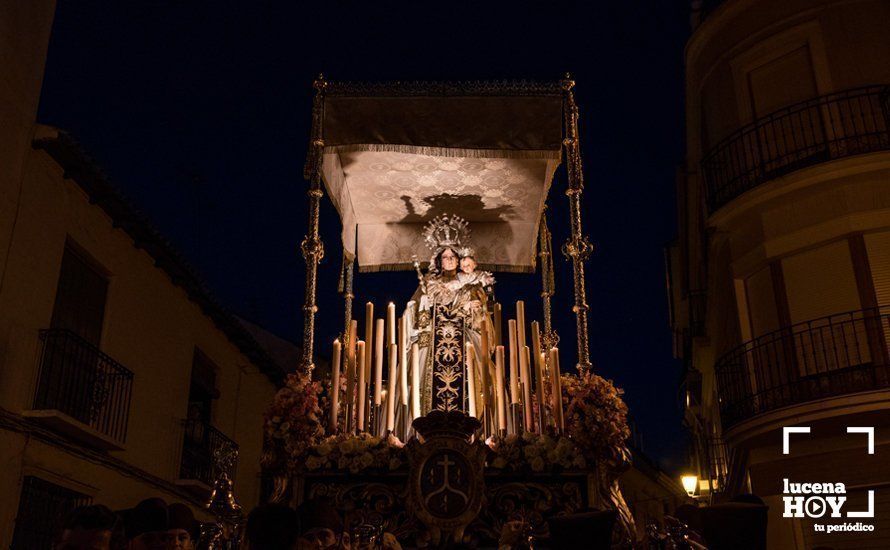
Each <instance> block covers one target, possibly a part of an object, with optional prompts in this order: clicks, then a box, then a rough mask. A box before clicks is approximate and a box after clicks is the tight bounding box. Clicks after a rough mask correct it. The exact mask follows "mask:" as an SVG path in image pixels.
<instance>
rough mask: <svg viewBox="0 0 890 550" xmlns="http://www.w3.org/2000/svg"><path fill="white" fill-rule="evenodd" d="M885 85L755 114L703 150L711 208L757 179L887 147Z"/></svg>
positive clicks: (889, 123) (889, 101) (889, 105)
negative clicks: (709, 147) (713, 144)
mask: <svg viewBox="0 0 890 550" xmlns="http://www.w3.org/2000/svg"><path fill="white" fill-rule="evenodd" d="M888 128H890V86H869V87H865V88H856V89H853V90H847V91H843V92H839V93H834V94H830V95H825V96H821V97H817V98H815V99H811V100H809V101H805V102H802V103H798V104H796V105H792V106H790V107H786V108H784V109H780V110H778V111H775V112H773V113H771V114H769V115H766V116H764V117H762V118H759V119H757V120H755V121H754V122H752V123H751V124H748V125H747V126H744V127H742V128H741V129H739V130H738V131H736V132H735V133H733V134H732V135H730V136H729V137H727V138H725V139H723V140H722V141H720V142H719V143H718V144H717V145H715V146H714V147H713V148H712V149H711V150H710V151H708V153H707V154H706V155H705V156H704V158H703V159H702V162H701V166H702V174H703V176H704V180H705V184H706V187H707V193H708V208H709V210H710V212H711V213H713V212H714V211H716V210H717V209H719V208H720V207H722V206H724V205H726V204H727V203H729V202H730V201H732V200H733V199H735V198H737V197H739V196H740V195H742V194H743V193H745V192H746V191H749V190H751V189H754V188H755V187H757V186H758V185H760V184H762V183H764V182H767V181H769V180H772V179H774V178H777V177H780V176H783V175H785V174H788V173H790V172H794V171H795V170H799V169H801V168H805V167H808V166H813V165H816V164H819V163H823V162H827V161H831V160H836V159H841V158H845V157H850V156H853V155H861V154H864V153H873V152H877V151H886V150H890V131H888Z"/></svg>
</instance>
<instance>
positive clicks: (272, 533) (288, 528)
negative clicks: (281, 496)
mask: <svg viewBox="0 0 890 550" xmlns="http://www.w3.org/2000/svg"><path fill="white" fill-rule="evenodd" d="M299 535H300V522H299V517H298V516H297V512H296V511H295V510H294V509H292V508H290V507H288V506H284V505H283V504H262V505H260V506H257V507H256V508H254V509H253V510H252V511H251V512H250V514H249V515H248V516H247V530H246V537H247V543H248V547H247V548H248V549H249V550H294V548H296V545H297V538H298V537H299Z"/></svg>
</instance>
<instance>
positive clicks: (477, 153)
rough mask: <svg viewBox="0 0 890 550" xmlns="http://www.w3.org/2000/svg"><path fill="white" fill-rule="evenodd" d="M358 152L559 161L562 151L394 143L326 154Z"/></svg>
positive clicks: (330, 149) (336, 148)
mask: <svg viewBox="0 0 890 550" xmlns="http://www.w3.org/2000/svg"><path fill="white" fill-rule="evenodd" d="M358 151H375V152H393V153H408V154H412V155H426V156H430V157H445V158H495V159H497V158H501V159H550V160H557V161H558V160H559V158H560V151H559V150H556V151H552V150H514V149H466V148H460V149H458V148H451V147H427V146H418V145H400V144H394V143H357V144H352V145H328V146H325V148H324V153H325V154H333V153H354V152H358Z"/></svg>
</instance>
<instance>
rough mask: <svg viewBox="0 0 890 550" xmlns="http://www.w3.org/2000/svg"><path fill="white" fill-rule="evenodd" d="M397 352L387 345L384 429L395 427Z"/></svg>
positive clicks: (389, 429) (392, 346)
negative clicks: (387, 378)
mask: <svg viewBox="0 0 890 550" xmlns="http://www.w3.org/2000/svg"><path fill="white" fill-rule="evenodd" d="M398 361H399V350H398V347H397V346H396V345H395V344H390V345H389V380H387V382H388V384H387V391H386V429H387V430H388V431H390V432H391V431H393V429H395V427H396V376H398V371H397V370H396V368H397V367H398Z"/></svg>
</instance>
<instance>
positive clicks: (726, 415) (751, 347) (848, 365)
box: [714, 309, 890, 429]
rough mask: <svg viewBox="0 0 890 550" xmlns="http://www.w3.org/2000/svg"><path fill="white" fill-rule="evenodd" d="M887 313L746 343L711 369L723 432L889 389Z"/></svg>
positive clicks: (835, 319) (825, 321)
mask: <svg viewBox="0 0 890 550" xmlns="http://www.w3.org/2000/svg"><path fill="white" fill-rule="evenodd" d="M888 338H890V309H867V310H861V311H852V312H848V313H843V314H839V315H832V316H830V317H823V318H820V319H815V320H812V321H807V322H805V323H800V324H797V325H793V326H791V327H788V328H785V329H781V330H778V331H775V332H772V333H769V334H766V335H764V336H761V337H759V338H757V339H755V340H752V341H750V342H747V343H745V344H743V345H741V346H739V347H737V348H736V349H734V350H732V351H730V352H729V353H727V354H726V355H724V356H722V357H720V359H719V360H718V361H717V363H716V364H715V367H714V368H715V371H716V375H717V391H718V396H719V402H720V416H721V420H722V422H723V427H724V429H728V428H729V427H731V426H733V425H735V424H738V423H739V422H742V421H744V420H747V419H749V418H751V417H753V416H755V415H758V414H761V413H765V412H769V411H773V410H775V409H779V408H781V407H786V406H790V405H798V404H802V403H806V402H809V401H815V400H818V399H824V398H828V397H837V396H842V395H847V394H854V393H859V392H864V391H870V390H876V389H883V388H890V362H888V356H890V353H888V352H890V350H888V348H887V343H888Z"/></svg>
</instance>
